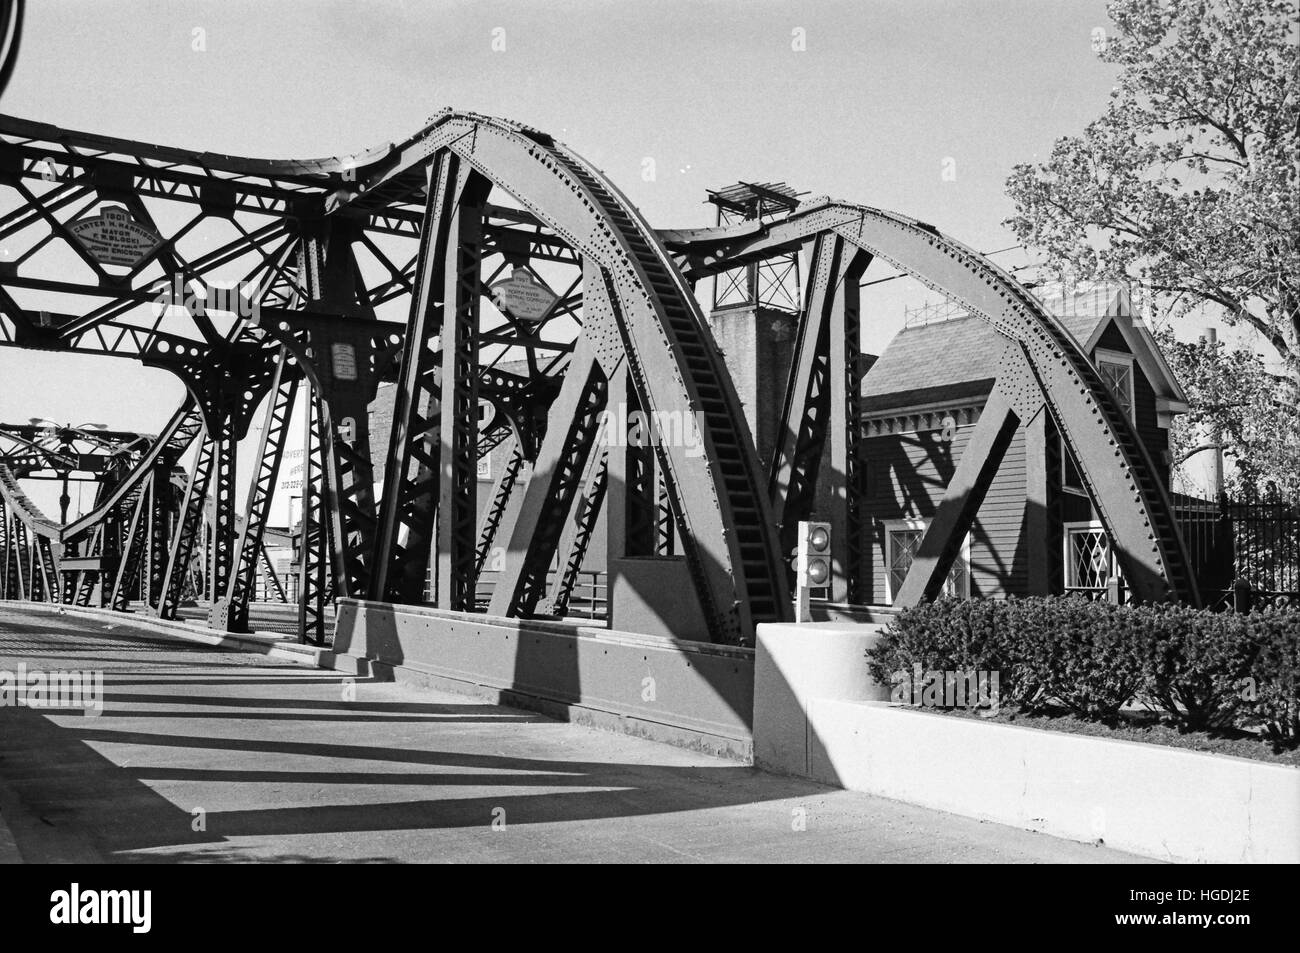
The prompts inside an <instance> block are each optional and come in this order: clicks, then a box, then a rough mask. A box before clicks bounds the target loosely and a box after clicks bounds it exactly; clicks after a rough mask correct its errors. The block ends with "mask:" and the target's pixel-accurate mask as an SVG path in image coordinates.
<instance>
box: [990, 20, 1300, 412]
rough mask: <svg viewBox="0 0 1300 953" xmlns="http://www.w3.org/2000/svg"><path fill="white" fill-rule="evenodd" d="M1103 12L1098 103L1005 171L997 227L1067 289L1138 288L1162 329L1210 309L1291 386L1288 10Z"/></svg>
mask: <svg viewBox="0 0 1300 953" xmlns="http://www.w3.org/2000/svg"><path fill="white" fill-rule="evenodd" d="M1108 11H1109V14H1110V16H1111V19H1112V20H1113V21H1114V24H1115V27H1116V29H1117V31H1118V33H1117V35H1115V36H1110V37H1106V38H1105V40H1104V42H1102V43H1099V44H1097V46H1098V47H1099V56H1100V57H1101V59H1102V60H1104V61H1105V62H1107V63H1111V64H1114V65H1115V66H1117V67H1119V75H1118V80H1117V83H1116V86H1115V88H1114V90H1113V92H1112V94H1111V98H1110V102H1109V104H1108V106H1107V108H1106V110H1105V112H1104V113H1103V114H1102V115H1101V116H1100V117H1099V118H1098V119H1096V120H1094V121H1093V122H1091V123H1089V124H1088V126H1087V127H1086V128H1085V129H1084V131H1083V133H1082V135H1078V136H1069V137H1065V138H1062V139H1060V140H1058V141H1057V143H1056V145H1055V147H1054V148H1053V150H1052V154H1051V156H1050V158H1049V159H1048V161H1047V162H1046V163H1045V164H1042V165H1029V164H1023V165H1018V166H1016V167H1015V169H1014V170H1013V172H1012V174H1011V176H1010V178H1009V179H1008V181H1007V189H1008V192H1009V194H1010V195H1011V197H1012V199H1013V200H1014V201H1015V203H1016V214H1015V215H1014V216H1013V217H1012V218H1011V219H1009V220H1008V222H1007V224H1008V225H1009V226H1010V227H1011V228H1012V230H1013V231H1014V232H1015V233H1016V235H1017V236H1018V237H1019V238H1020V239H1021V241H1022V242H1024V243H1025V244H1026V245H1027V246H1029V247H1033V248H1036V249H1038V250H1040V251H1042V252H1044V253H1045V254H1046V256H1047V258H1048V259H1049V260H1050V261H1051V262H1052V263H1053V264H1055V265H1057V266H1058V267H1066V268H1070V269H1072V270H1073V271H1074V272H1075V274H1076V275H1077V277H1078V278H1082V279H1120V280H1127V281H1131V282H1137V283H1140V284H1141V285H1142V286H1144V287H1147V288H1150V289H1151V290H1152V292H1153V293H1155V294H1157V295H1160V296H1162V300H1164V301H1167V302H1168V304H1169V309H1170V314H1171V316H1172V317H1173V318H1174V319H1177V318H1180V317H1182V316H1185V315H1186V314H1187V313H1188V312H1189V311H1190V310H1191V309H1193V308H1197V307H1200V306H1203V305H1204V304H1206V303H1211V304H1214V305H1217V306H1219V307H1220V308H1221V309H1222V314H1223V318H1224V320H1225V321H1226V322H1227V323H1228V324H1230V325H1244V326H1247V327H1249V328H1253V329H1254V330H1255V331H1257V332H1258V333H1259V334H1260V335H1261V336H1262V339H1263V341H1264V342H1266V348H1267V350H1268V351H1269V352H1270V353H1271V354H1272V355H1275V356H1276V357H1277V358H1278V361H1279V363H1280V365H1281V367H1282V369H1283V371H1284V372H1285V374H1286V375H1287V376H1289V377H1290V378H1292V380H1293V381H1300V164H1298V163H1297V162H1296V156H1297V154H1300V83H1298V82H1297V64H1298V63H1300V58H1298V56H1297V25H1296V24H1297V13H1298V11H1297V3H1296V0H1112V2H1111V3H1110V5H1109V6H1108ZM1293 396H1294V394H1293ZM1292 403H1293V404H1294V400H1293V401H1292Z"/></svg>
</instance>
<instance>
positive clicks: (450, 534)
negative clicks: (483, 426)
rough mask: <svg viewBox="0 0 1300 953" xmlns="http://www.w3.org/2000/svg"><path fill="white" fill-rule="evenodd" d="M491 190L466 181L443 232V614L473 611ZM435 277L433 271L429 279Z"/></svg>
mask: <svg viewBox="0 0 1300 953" xmlns="http://www.w3.org/2000/svg"><path fill="white" fill-rule="evenodd" d="M489 188H490V186H489V184H488V182H487V180H486V179H484V178H482V177H481V176H477V175H476V176H471V177H470V180H469V182H468V183H467V184H466V187H465V189H464V191H463V192H462V194H461V198H460V201H459V202H458V203H457V204H456V210H455V213H454V215H453V216H452V221H451V223H450V228H449V230H448V233H447V243H446V253H445V262H444V266H443V307H442V334H441V341H442V398H441V400H440V404H441V411H442V419H441V423H440V426H439V434H440V436H441V446H440V448H439V467H440V470H441V479H440V481H439V483H440V493H439V503H438V506H439V509H438V589H437V599H436V604H437V605H439V606H441V607H442V608H444V609H455V610H458V611H462V612H464V611H473V609H474V608H475V589H476V573H475V571H474V567H475V558H476V555H477V549H478V546H477V543H478V527H477V525H476V522H477V520H478V499H477V493H478V416H479V415H478V379H479V366H478V319H479V300H480V298H481V295H480V287H481V284H482V274H481V267H482V258H483V250H482V240H483V239H482V233H483V203H484V202H485V201H486V200H487V194H488V191H489ZM433 277H434V278H435V279H436V278H437V274H436V273H435V274H434V276H433Z"/></svg>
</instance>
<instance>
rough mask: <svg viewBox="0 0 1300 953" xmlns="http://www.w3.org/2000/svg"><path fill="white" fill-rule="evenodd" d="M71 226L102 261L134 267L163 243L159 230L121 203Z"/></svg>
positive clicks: (83, 244)
mask: <svg viewBox="0 0 1300 953" xmlns="http://www.w3.org/2000/svg"><path fill="white" fill-rule="evenodd" d="M68 230H69V231H71V232H72V234H73V235H75V236H76V237H77V241H79V242H81V245H82V247H83V248H85V249H86V251H87V252H89V253H90V257H92V258H94V259H95V261H97V262H99V263H100V264H101V265H118V266H121V267H125V268H133V267H134V266H136V265H138V264H139V263H140V262H141V261H143V260H144V259H145V257H146V256H147V255H148V254H149V253H150V252H151V251H153V250H154V249H155V248H157V247H158V246H159V245H160V244H161V243H162V237H161V236H160V235H159V234H158V233H157V232H155V231H154V230H153V229H152V228H150V227H149V226H147V225H142V224H141V223H139V222H137V221H136V220H135V219H134V218H132V217H131V213H130V212H128V211H127V210H126V209H125V208H123V207H122V206H120V205H105V206H104V207H103V208H102V209H100V212H99V214H98V215H91V216H90V217H88V218H83V219H81V220H80V221H76V222H73V223H72V224H71V225H69V226H68Z"/></svg>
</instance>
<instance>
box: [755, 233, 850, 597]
mask: <svg viewBox="0 0 1300 953" xmlns="http://www.w3.org/2000/svg"><path fill="white" fill-rule="evenodd" d="M810 247H811V251H810V257H811V260H812V261H811V267H810V268H809V276H810V279H809V284H808V289H807V299H806V302H805V306H804V310H803V314H802V315H801V316H800V321H799V340H798V342H797V345H796V349H795V355H794V360H793V361H792V363H791V366H790V378H789V383H788V385H787V388H786V394H785V404H784V407H783V410H782V415H781V427H780V430H779V432H778V436H777V445H776V450H775V452H774V455H773V460H772V467H771V471H770V473H771V475H770V477H769V482H768V490H769V494H770V497H771V500H772V507H773V511H774V512H773V515H774V516H775V518H776V521H777V524H778V526H779V527H780V538H781V548H782V551H783V552H786V553H788V552H790V551H792V550H793V548H794V545H795V543H796V533H797V532H798V524H799V521H800V520H805V519H808V518H809V517H810V516H812V515H813V512H814V509H815V508H816V507H817V505H818V486H819V485H821V484H824V485H826V486H827V487H828V488H829V492H828V493H825V492H824V493H823V494H822V497H823V500H822V502H823V503H824V504H825V506H826V509H827V510H828V512H826V513H825V514H823V515H824V516H825V517H826V518H827V520H828V521H829V522H830V523H831V525H832V527H834V531H833V532H832V534H831V562H832V574H831V599H832V600H833V601H840V602H843V601H862V599H863V597H864V596H865V593H863V592H862V591H861V590H862V586H863V578H864V560H863V549H862V547H863V540H862V535H863V534H862V526H861V522H862V520H861V497H862V492H863V472H864V468H863V461H862V459H861V453H862V441H861V438H860V427H861V413H860V409H861V408H860V400H859V391H860V388H859V384H858V353H859V351H860V344H859V320H860V319H859V298H858V285H859V282H860V280H861V277H862V274H863V272H864V271H865V270H866V267H867V265H868V264H869V263H870V257H869V256H868V255H866V254H865V253H863V252H861V251H860V250H858V249H857V248H855V247H853V246H850V245H848V243H846V242H845V241H844V240H843V239H842V238H840V237H839V236H838V235H819V236H818V237H817V238H816V239H815V240H814V241H813V242H811V243H810ZM824 458H825V460H826V462H827V463H829V466H830V469H831V473H829V474H823V473H822V472H821V470H822V464H823V459H824Z"/></svg>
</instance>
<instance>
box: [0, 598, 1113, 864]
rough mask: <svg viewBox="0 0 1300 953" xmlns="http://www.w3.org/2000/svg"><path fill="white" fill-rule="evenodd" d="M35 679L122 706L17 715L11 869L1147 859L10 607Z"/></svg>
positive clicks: (9, 772) (7, 718) (13, 654)
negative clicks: (83, 683)
mask: <svg viewBox="0 0 1300 953" xmlns="http://www.w3.org/2000/svg"><path fill="white" fill-rule="evenodd" d="M20 664H25V665H26V666H27V669H28V671H29V672H31V671H36V670H39V671H51V670H64V671H67V670H98V671H102V672H103V673H104V676H103V677H104V696H105V706H104V710H103V713H102V714H101V715H99V716H98V717H88V716H86V715H83V714H82V713H81V712H79V711H66V710H63V711H52V710H48V709H46V710H36V709H32V708H28V707H15V706H8V707H4V708H0V860H3V859H10V860H13V859H17V858H16V857H15V854H17V855H18V856H19V857H20V858H21V859H23V860H26V861H29V862H48V861H80V862H99V861H105V862H141V861H144V862H162V861H193V860H199V861H236V860H262V861H292V860H303V861H338V860H344V861H370V860H373V861H431V862H442V861H521V862H538V861H593V862H597V861H622V862H645V861H663V862H692V861H737V862H755V861H760V862H761V861H814V860H821V861H898V862H910V861H929V862H945V861H966V862H1011V861H1027V862H1032V861H1051V862H1068V863H1081V862H1110V863H1114V862H1128V861H1132V860H1136V858H1133V857H1130V856H1129V855H1126V854H1121V853H1118V852H1115V851H1111V850H1107V849H1105V848H1098V847H1093V846H1089V845H1084V844H1076V843H1072V842H1069V841H1063V840H1057V839H1054V838H1050V837H1046V836H1042V835H1038V834H1032V833H1028V832H1025V831H1019V830H1014V829H1012V828H1008V827H1002V826H999V825H995V824H984V823H979V822H977V821H972V820H967V819H963V818H959V817H954V816H952V815H948V814H942V813H939V812H936V811H930V810H925V809H922V808H917V807H911V806H908V805H905V804H900V803H897V802H892V801H887V800H883V799H880V798H874V797H869V796H866V795H862V794H856V793H852V792H847V791H840V790H835V789H832V788H826V787H822V786H820V785H816V784H811V783H808V782H804V781H798V780H790V779H784V778H777V777H772V776H769V775H765V774H762V773H759V772H756V771H754V770H752V769H750V768H747V767H744V766H741V765H737V764H735V763H733V762H726V761H718V760H715V759H713V758H710V757H708V756H706V755H701V754H697V753H694V752H690V751H685V750H681V749H678V748H673V747H669V746H666V745H661V744H656V743H653V742H649V741H644V740H641V739H634V738H630V737H626V736H622V735H616V734H610V733H604V732H599V731H594V730H591V729H587V728H581V727H577V726H573V725H568V724H564V723H562V722H558V721H553V720H550V719H547V718H543V717H540V716H537V715H533V714H529V713H525V712H521V711H516V710H513V709H510V708H504V707H499V706H496V705H488V704H483V703H480V702H475V701H472V700H469V699H467V698H465V697H461V696H456V695H449V694H441V693H436V692H432V691H429V690H427V689H420V688H414V687H410V686H404V685H399V684H393V683H380V682H374V681H368V680H365V679H361V680H358V681H356V683H355V686H354V687H355V700H349V699H348V698H345V690H346V688H347V685H346V679H345V677H343V676H340V675H338V674H336V673H332V672H327V671H324V670H320V669H315V668H308V667H306V666H304V665H299V664H295V663H293V662H289V661H279V660H274V659H270V658H267V657H265V656H262V655H257V654H252V653H248V652H233V651H222V650H219V649H214V648H209V647H206V646H202V645H196V644H193V643H188V642H185V641H182V640H180V639H177V638H173V637H170V636H166V635H160V634H158V633H156V632H150V631H146V630H143V629H138V628H133V627H132V626H131V625H130V624H129V623H127V622H126V621H125V620H124V621H123V622H122V623H118V622H117V621H116V620H104V621H99V620H90V619H85V618H73V617H71V616H59V615H51V614H48V613H38V612H32V611H24V610H21V609H15V608H12V607H8V606H0V671H11V672H16V671H17V668H18V666H19V665H20ZM200 819H201V821H202V823H200ZM801 820H802V821H803V823H802V824H801V823H800V821H801ZM494 821H495V822H496V823H495V825H494ZM6 826H7V827H8V828H9V832H10V833H6V831H5V830H4V829H5V827H6ZM800 827H803V828H804V829H803V830H799V829H798V828H800Z"/></svg>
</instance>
